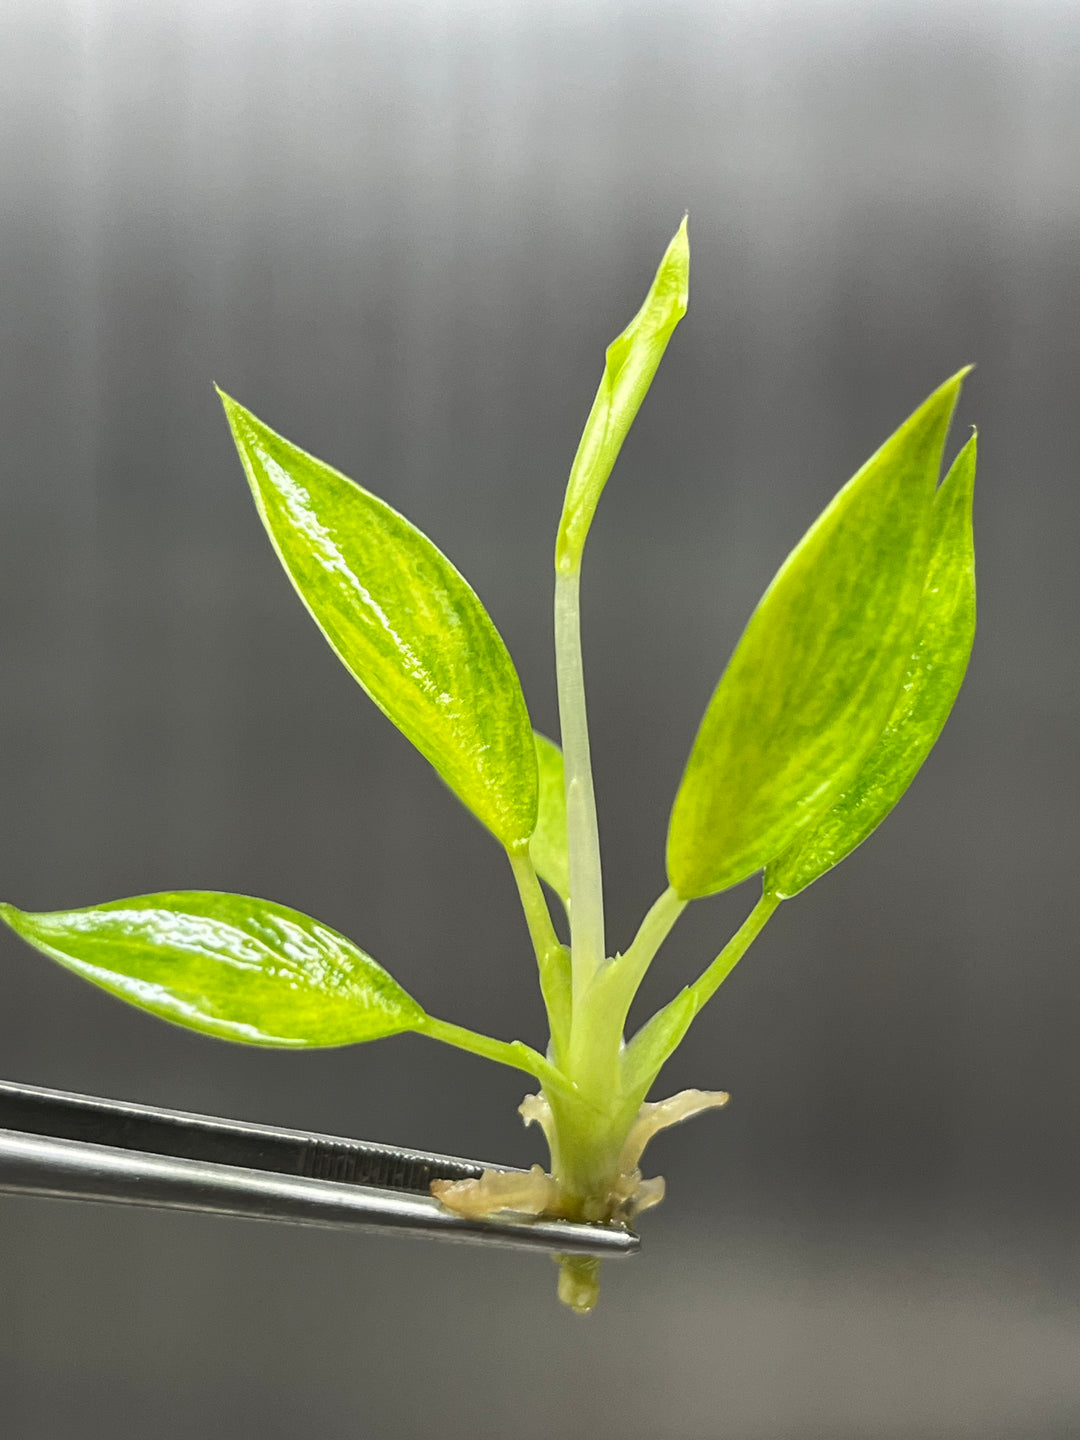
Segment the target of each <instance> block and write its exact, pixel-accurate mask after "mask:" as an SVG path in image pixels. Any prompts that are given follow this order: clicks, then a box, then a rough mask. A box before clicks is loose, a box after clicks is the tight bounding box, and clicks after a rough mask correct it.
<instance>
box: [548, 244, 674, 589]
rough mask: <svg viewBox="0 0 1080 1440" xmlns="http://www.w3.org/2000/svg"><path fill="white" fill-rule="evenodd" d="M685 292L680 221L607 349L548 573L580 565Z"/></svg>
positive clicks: (572, 471) (568, 571) (572, 470)
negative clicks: (639, 299) (649, 282)
mask: <svg viewBox="0 0 1080 1440" xmlns="http://www.w3.org/2000/svg"><path fill="white" fill-rule="evenodd" d="M689 286H690V241H689V239H688V238H687V234H686V220H685V218H684V219H683V222H682V224H681V225H680V226H679V228H678V230H677V231H676V232H675V235H674V237H673V239H672V241H671V244H670V245H669V246H668V248H667V250H666V251H665V253H664V258H663V259H662V260H661V261H660V268H659V269H658V270H657V272H656V277H655V279H654V280H653V283H652V285H651V287H650V289H649V293H648V294H647V295H646V297H645V303H644V304H643V305H642V307H641V309H640V310H639V311H638V313H637V314H636V315H635V316H634V318H633V320H631V321H630V324H629V325H627V327H626V329H625V330H624V331H623V332H622V334H621V335H618V336H616V338H615V339H614V340H613V341H612V342H611V344H610V345H609V346H608V348H607V354H606V356H605V360H604V377H603V379H602V380H601V381H600V388H599V389H598V390H597V392H596V399H595V400H594V401H593V406H592V409H591V410H590V411H589V418H588V419H587V420H586V422H585V430H584V432H583V434H582V436H581V443H580V444H579V445H578V448H577V454H576V455H575V456H574V463H573V466H572V467H571V470H570V479H569V480H568V481H567V485H566V499H565V500H564V501H563V512H562V518H561V520H560V521H559V533H558V536H557V538H556V541H555V568H556V570H557V571H558V572H559V573H560V574H564V575H569V574H573V573H574V572H575V571H576V570H577V569H578V567H579V565H580V564H581V552H582V550H583V548H584V545H585V537H586V536H587V535H588V533H589V526H590V525H591V524H592V518H593V515H594V514H595V512H596V507H597V505H598V504H599V501H600V495H601V493H602V492H603V489H604V486H605V485H606V484H607V482H608V477H609V476H610V474H611V471H612V469H613V467H614V465H615V461H616V460H617V459H618V455H619V451H620V450H621V449H622V444H623V441H624V440H625V439H626V436H627V432H628V431H629V429H630V426H631V425H632V424H633V421H634V416H635V415H636V414H637V412H638V410H639V409H640V408H641V402H642V401H643V400H644V399H645V395H646V393H647V391H648V389H649V386H650V385H651V384H652V379H653V376H654V375H655V374H656V369H657V366H658V365H659V364H660V361H661V360H662V359H663V355H664V351H665V350H666V349H667V343H668V341H669V340H670V339H671V335H672V331H673V330H674V329H675V326H676V325H677V324H678V323H679V321H680V320H681V319H682V317H683V316H684V315H685V314H686V305H687V300H688V297H689Z"/></svg>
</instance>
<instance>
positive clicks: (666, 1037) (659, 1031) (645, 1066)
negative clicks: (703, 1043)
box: [621, 895, 780, 1100]
mask: <svg viewBox="0 0 1080 1440" xmlns="http://www.w3.org/2000/svg"><path fill="white" fill-rule="evenodd" d="M779 904H780V897H779V896H777V895H763V896H762V897H761V899H760V900H759V901H758V903H757V904H756V905H755V906H754V908H753V910H752V911H751V912H750V914H749V915H748V916H747V917H746V919H745V920H744V921H743V923H742V924H741V925H740V926H739V928H738V930H737V931H736V932H735V934H734V935H733V936H732V937H731V939H730V940H729V941H728V943H727V944H726V945H725V946H724V948H723V950H721V951H720V954H719V955H718V956H717V957H716V959H715V960H714V961H713V963H712V964H711V965H710V966H709V968H708V969H707V970H706V971H705V973H704V974H703V975H701V976H700V977H699V979H698V980H697V981H695V983H694V984H693V985H688V986H687V987H686V988H685V989H684V990H680V991H679V993H678V994H677V995H676V996H675V998H674V999H673V1000H670V1001H668V1003H667V1004H666V1005H664V1006H662V1007H661V1008H660V1009H659V1010H658V1011H657V1012H656V1014H655V1015H654V1016H653V1017H652V1019H651V1020H649V1021H648V1022H647V1024H645V1025H643V1026H642V1027H641V1029H640V1030H639V1031H638V1032H637V1034H636V1035H635V1036H634V1037H633V1039H632V1040H631V1041H630V1043H629V1045H627V1047H626V1049H625V1050H624V1051H623V1054H622V1057H621V1069H622V1084H623V1090H624V1092H625V1093H626V1094H627V1095H628V1096H631V1097H634V1096H637V1097H639V1099H640V1100H644V1098H645V1096H646V1095H647V1094H648V1093H649V1089H650V1088H651V1086H652V1084H653V1081H654V1080H655V1079H656V1077H657V1075H659V1073H660V1071H661V1070H662V1069H663V1067H664V1065H665V1064H666V1063H667V1061H668V1060H669V1059H670V1057H671V1056H672V1055H673V1054H674V1053H675V1051H676V1050H677V1049H678V1047H679V1046H680V1045H681V1044H682V1041H683V1038H684V1036H685V1035H686V1032H687V1031H688V1030H689V1029H690V1026H691V1025H692V1024H693V1022H694V1020H695V1019H696V1018H697V1016H698V1014H699V1013H700V1011H701V1009H702V1007H703V1006H704V1005H705V1004H706V1002H707V1001H708V1000H709V999H711V997H712V996H713V995H714V994H715V992H716V990H717V988H718V987H719V986H720V984H721V983H722V982H723V981H724V980H726V979H727V977H728V975H730V974H731V972H732V970H733V969H734V968H735V966H736V965H737V964H738V962H739V961H740V960H741V959H742V957H743V956H744V955H745V954H746V952H747V950H749V948H750V946H751V945H752V944H753V942H754V941H755V940H756V939H757V937H758V935H760V934H761V931H762V930H763V929H764V928H765V924H766V922H767V921H768V919H769V917H770V915H772V913H773V911H774V910H775V909H776V907H777V906H778V905H779ZM654 908H655V907H654Z"/></svg>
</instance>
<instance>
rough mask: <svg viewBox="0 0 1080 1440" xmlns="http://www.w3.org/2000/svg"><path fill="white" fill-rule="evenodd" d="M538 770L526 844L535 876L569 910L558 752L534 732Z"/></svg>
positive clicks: (563, 789) (562, 785) (563, 790)
mask: <svg viewBox="0 0 1080 1440" xmlns="http://www.w3.org/2000/svg"><path fill="white" fill-rule="evenodd" d="M533 737H534V739H535V741H536V761H537V765H538V767H539V770H540V810H539V814H538V816H537V820H536V829H535V830H534V831H533V837H532V839H531V840H530V841H529V854H530V855H531V856H532V862H533V865H534V867H535V869H536V873H537V874H538V875H539V876H540V879H541V880H544V881H546V882H547V884H549V885H550V886H551V888H552V890H554V891H555V894H556V895H558V897H559V899H560V900H561V901H562V903H563V906H564V908H565V909H566V911H567V913H569V910H570V855H569V844H568V841H567V833H566V782H565V776H564V772H563V756H562V751H561V750H560V749H559V747H558V745H556V744H555V742H554V741H553V740H549V739H548V738H547V736H546V735H541V734H540V732H539V731H538V730H537V731H534V732H533Z"/></svg>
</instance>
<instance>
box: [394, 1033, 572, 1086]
mask: <svg viewBox="0 0 1080 1440" xmlns="http://www.w3.org/2000/svg"><path fill="white" fill-rule="evenodd" d="M414 1028H415V1029H416V1031H417V1032H418V1033H419V1034H421V1035H427V1036H429V1037H430V1038H431V1039H432V1040H441V1041H442V1042H443V1044H444V1045H454V1046H456V1047H457V1049H459V1050H468V1051H469V1053H470V1054H471V1055H482V1056H483V1057H484V1059H485V1060H494V1061H496V1063H497V1064H499V1065H509V1066H510V1067H511V1068H512V1069H514V1070H524V1071H525V1073H526V1075H531V1076H532V1077H533V1079H534V1080H539V1081H540V1083H541V1084H542V1085H550V1086H552V1087H553V1088H554V1089H556V1090H558V1091H561V1092H563V1093H569V1094H574V1087H573V1086H572V1085H571V1083H570V1082H569V1081H568V1080H567V1078H566V1076H565V1075H564V1074H563V1073H562V1071H561V1070H558V1069H557V1068H556V1067H555V1066H554V1065H552V1064H551V1062H550V1061H549V1060H545V1059H544V1057H543V1055H541V1054H540V1053H539V1051H537V1050H534V1049H533V1048H532V1047H531V1046H530V1045H525V1044H523V1043H522V1042H521V1041H520V1040H495V1039H493V1038H492V1036H490V1035H481V1034H479V1033H478V1032H477V1031H476V1030H466V1029H465V1027H464V1026H462V1025H453V1024H451V1023H450V1021H449V1020H436V1019H435V1017H434V1015H426V1016H425V1017H424V1023H423V1024H422V1025H417V1026H415V1027H414Z"/></svg>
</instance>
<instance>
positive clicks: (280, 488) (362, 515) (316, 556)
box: [219, 392, 537, 851]
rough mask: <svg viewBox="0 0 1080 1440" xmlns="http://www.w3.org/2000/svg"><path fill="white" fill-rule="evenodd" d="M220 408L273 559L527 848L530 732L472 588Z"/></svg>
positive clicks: (330, 635) (346, 655)
mask: <svg viewBox="0 0 1080 1440" xmlns="http://www.w3.org/2000/svg"><path fill="white" fill-rule="evenodd" d="M219 393H220V392H219ZM221 400H222V403H223V405H224V406H225V414H226V416H227V417H228V421H229V425H230V427H231V429H232V433H233V439H234V440H235V441H236V448H237V450H238V451H239V453H240V459H241V462H242V463H243V466H244V470H245V473H246V474H247V478H248V481H249V483H250V485H251V490H252V494H253V495H254V497H255V504H256V507H257V508H258V511H259V514H260V516H261V517H262V521H263V524H264V525H265V526H266V530H267V533H268V534H269V536H270V540H271V542H272V544H273V546H274V549H275V550H276V551H277V555H278V558H279V559H280V561H281V563H282V565H283V566H284V567H285V570H286V572H287V574H288V576H289V579H290V580H291V581H292V583H293V585H294V586H295V588H296V591H297V594H298V595H299V596H300V598H301V600H302V601H303V602H304V604H305V605H306V606H307V608H308V610H309V612H310V613H311V615H312V617H313V619H314V620H315V622H316V624H317V625H318V626H319V628H320V629H321V630H322V632H323V634H324V635H325V636H326V638H327V640H329V642H330V645H331V647H332V648H333V650H334V651H335V653H336V654H337V656H338V658H339V659H340V660H341V661H342V663H343V664H344V665H345V667H346V669H348V670H349V671H350V672H351V674H352V675H353V676H354V678H355V679H356V680H358V681H359V682H360V684H361V685H362V686H363V688H364V689H365V690H366V691H367V693H368V695H370V696H371V698H372V700H374V701H375V704H376V705H378V707H379V708H380V710H382V711H383V713H384V714H386V715H387V716H389V718H390V719H391V720H392V721H393V722H394V724H395V725H396V726H397V727H398V729H399V730H401V731H402V732H403V733H404V734H405V735H406V736H407V737H408V738H409V739H410V740H411V741H412V743H413V744H414V745H415V746H416V748H417V749H418V750H419V751H420V752H421V754H423V755H425V756H426V757H427V759H428V760H430V762H431V764H432V765H434V767H435V769H436V770H437V771H438V772H439V774H440V775H441V776H442V778H443V779H444V780H445V781H446V783H447V784H448V785H449V786H450V788H451V789H452V790H453V791H454V792H455V793H456V794H457V795H458V796H459V798H460V799H461V800H462V801H463V802H464V803H465V804H466V805H467V806H468V807H469V809H470V810H472V811H473V813H474V814H475V815H476V816H477V817H478V818H479V819H480V820H481V821H482V822H483V823H484V824H485V825H486V826H487V827H488V829H489V830H491V831H492V832H493V834H494V835H495V836H496V837H497V838H498V839H499V840H501V841H502V843H503V844H504V845H505V846H506V847H507V848H508V849H510V850H517V851H520V850H523V849H524V847H525V845H526V844H527V842H528V839H529V836H530V835H531V834H532V832H533V829H534V827H535V825H536V807H537V773H536V752H535V748H534V746H533V738H532V728H531V726H530V724H529V715H528V711H527V710H526V708H525V700H524V697H523V696H522V693H521V684H520V682H519V680H518V677H517V672H516V671H515V669H514V665H513V661H512V660H511V659H510V656H509V654H508V653H507V650H506V646H505V645H504V644H503V642H502V639H501V637H500V636H499V633H498V631H497V630H496V629H495V626H494V625H493V624H492V622H491V619H490V617H489V616H488V613H487V611H486V610H485V609H484V607H483V605H482V604H481V603H480V601H479V599H478V598H477V596H476V594H475V593H474V591H473V590H472V588H471V587H470V586H469V584H468V583H467V581H466V580H465V579H464V578H463V577H462V576H461V575H460V574H459V573H458V571H457V570H456V569H455V568H454V566H453V565H451V563H450V561H449V560H447V558H446V556H445V555H443V554H442V553H441V551H439V550H438V549H436V547H435V546H434V545H433V544H432V543H431V541H430V540H429V539H428V538H427V536H426V535H423V534H421V532H420V531H419V530H417V529H416V527H415V526H414V525H411V524H410V523H409V521H408V520H406V519H405V518H404V517H403V516H401V515H399V514H398V513H397V511H396V510H392V509H391V508H390V506H389V505H387V504H386V503H385V502H384V501H382V500H379V499H378V498H377V497H376V496H374V495H371V494H369V493H368V491H366V490H364V489H362V488H361V487H360V486H359V485H357V484H355V483H354V482H353V481H352V480H349V479H347V478H346V477H345V476H344V475H342V474H340V473H339V472H338V471H337V470H334V469H332V468H331V467H330V466H329V465H324V464H323V463H322V461H320V460H316V459H314V458H313V457H312V456H311V455H308V454H306V453H305V452H304V451H303V450H300V449H298V448H297V447H296V446H295V445H292V444H290V442H289V441H288V440H285V439H283V438H282V437H281V436H280V435H276V434H275V433H274V431H273V430H271V429H269V427H268V426H266V425H264V424H263V423H262V422H261V421H260V420H257V419H256V418H255V416H254V415H252V414H251V413H250V412H249V411H247V410H245V409H244V407H243V406H242V405H238V404H237V402H236V401H235V400H231V399H230V398H229V397H228V396H227V395H224V394H223V395H222V396H221Z"/></svg>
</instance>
